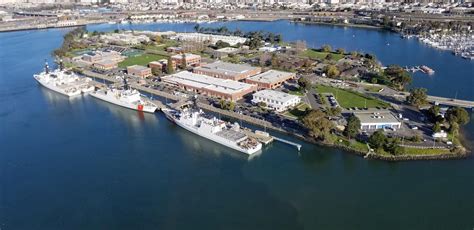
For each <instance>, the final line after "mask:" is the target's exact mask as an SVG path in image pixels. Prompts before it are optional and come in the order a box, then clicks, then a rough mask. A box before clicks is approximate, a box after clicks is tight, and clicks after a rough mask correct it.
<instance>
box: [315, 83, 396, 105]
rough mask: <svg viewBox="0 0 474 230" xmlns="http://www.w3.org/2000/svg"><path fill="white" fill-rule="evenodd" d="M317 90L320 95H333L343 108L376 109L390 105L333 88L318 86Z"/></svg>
mask: <svg viewBox="0 0 474 230" xmlns="http://www.w3.org/2000/svg"><path fill="white" fill-rule="evenodd" d="M316 90H317V91H318V92H319V93H332V94H333V95H334V96H335V97H336V100H337V102H338V103H339V105H340V106H341V107H343V108H352V107H357V108H365V106H366V105H367V108H376V107H380V108H382V107H389V105H388V104H387V103H385V102H383V101H380V100H377V99H374V98H370V97H366V96H364V95H362V94H360V93H356V92H352V91H349V90H345V89H339V88H334V87H331V86H325V85H317V86H316Z"/></svg>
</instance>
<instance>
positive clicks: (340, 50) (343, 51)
mask: <svg viewBox="0 0 474 230" xmlns="http://www.w3.org/2000/svg"><path fill="white" fill-rule="evenodd" d="M337 53H338V54H345V53H346V51H345V50H344V49H343V48H339V49H337Z"/></svg>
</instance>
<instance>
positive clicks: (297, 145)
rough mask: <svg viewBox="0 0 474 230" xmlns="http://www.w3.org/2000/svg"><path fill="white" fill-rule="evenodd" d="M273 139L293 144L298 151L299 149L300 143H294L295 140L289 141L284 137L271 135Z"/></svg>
mask: <svg viewBox="0 0 474 230" xmlns="http://www.w3.org/2000/svg"><path fill="white" fill-rule="evenodd" d="M273 139H275V140H277V141H280V142H283V143H285V144H289V145H293V146H295V147H296V148H297V149H298V152H299V151H300V150H301V147H302V145H300V144H298V143H295V142H291V141H288V140H285V139H281V138H279V137H273Z"/></svg>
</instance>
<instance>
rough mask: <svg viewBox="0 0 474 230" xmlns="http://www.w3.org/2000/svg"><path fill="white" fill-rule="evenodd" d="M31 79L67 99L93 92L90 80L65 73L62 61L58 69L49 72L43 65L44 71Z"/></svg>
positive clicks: (47, 67) (46, 66)
mask: <svg viewBox="0 0 474 230" xmlns="http://www.w3.org/2000/svg"><path fill="white" fill-rule="evenodd" d="M33 77H34V78H35V79H36V81H38V83H40V84H41V85H42V86H44V87H45V88H47V89H50V90H52V91H55V92H57V93H60V94H63V95H66V96H68V97H75V96H79V95H81V94H82V93H88V92H91V91H93V90H94V86H93V85H92V84H91V81H92V79H90V78H87V77H79V76H77V75H76V74H74V73H72V72H70V71H65V70H64V68H63V64H62V61H61V62H60V63H59V69H56V70H54V71H50V70H49V66H48V63H45V66H44V71H43V72H41V73H39V74H35V75H33Z"/></svg>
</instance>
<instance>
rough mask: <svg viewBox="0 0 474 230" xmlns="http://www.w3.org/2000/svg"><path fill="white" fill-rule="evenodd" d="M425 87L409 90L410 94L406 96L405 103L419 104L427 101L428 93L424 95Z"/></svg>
mask: <svg viewBox="0 0 474 230" xmlns="http://www.w3.org/2000/svg"><path fill="white" fill-rule="evenodd" d="M426 91H427V90H426V89H425V88H416V89H412V90H410V95H409V96H408V97H407V99H406V100H407V103H408V104H410V105H413V106H420V105H424V104H426V103H427V101H426V100H427V98H428V95H426Z"/></svg>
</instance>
